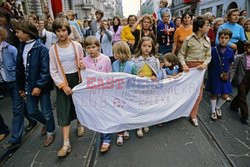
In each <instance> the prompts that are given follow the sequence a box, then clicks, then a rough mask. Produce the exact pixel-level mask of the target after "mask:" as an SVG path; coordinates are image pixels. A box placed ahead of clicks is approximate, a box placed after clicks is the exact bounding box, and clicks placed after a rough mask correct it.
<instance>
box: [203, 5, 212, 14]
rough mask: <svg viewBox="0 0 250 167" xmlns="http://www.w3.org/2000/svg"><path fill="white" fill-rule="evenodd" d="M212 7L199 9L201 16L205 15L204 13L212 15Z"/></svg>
mask: <svg viewBox="0 0 250 167" xmlns="http://www.w3.org/2000/svg"><path fill="white" fill-rule="evenodd" d="M212 9H213V8H212V7H210V8H205V9H201V14H202V15H203V14H205V13H207V12H211V13H212Z"/></svg>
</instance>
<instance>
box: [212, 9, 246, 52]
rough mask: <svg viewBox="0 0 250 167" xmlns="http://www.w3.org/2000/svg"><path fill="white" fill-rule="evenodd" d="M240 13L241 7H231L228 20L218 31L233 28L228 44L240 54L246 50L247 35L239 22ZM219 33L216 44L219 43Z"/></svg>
mask: <svg viewBox="0 0 250 167" xmlns="http://www.w3.org/2000/svg"><path fill="white" fill-rule="evenodd" d="M239 15H240V11H239V9H237V8H234V9H230V10H229V11H228V13H227V22H226V23H224V24H222V25H221V26H220V27H219V29H218V33H219V32H220V31H221V30H223V29H229V30H231V31H232V32H233V35H232V38H231V39H230V41H229V42H228V46H230V47H231V48H232V49H233V50H234V51H235V52H236V51H237V53H238V54H242V53H243V52H244V44H243V43H244V42H245V41H246V36H245V33H244V29H243V28H242V26H240V25H239V24H237V22H238V21H239ZM218 33H217V36H216V44H219V38H218Z"/></svg>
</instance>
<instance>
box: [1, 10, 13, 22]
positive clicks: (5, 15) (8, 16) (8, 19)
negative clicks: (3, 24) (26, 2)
mask: <svg viewBox="0 0 250 167" xmlns="http://www.w3.org/2000/svg"><path fill="white" fill-rule="evenodd" d="M0 17H5V18H6V20H7V22H8V23H10V19H11V15H10V14H8V13H7V12H4V11H3V10H1V11H0Z"/></svg>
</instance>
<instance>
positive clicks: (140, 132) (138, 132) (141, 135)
mask: <svg viewBox="0 0 250 167" xmlns="http://www.w3.org/2000/svg"><path fill="white" fill-rule="evenodd" d="M136 134H137V136H138V137H140V138H141V137H143V132H142V128H140V129H138V130H137V132H136Z"/></svg>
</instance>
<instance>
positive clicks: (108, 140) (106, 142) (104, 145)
mask: <svg viewBox="0 0 250 167" xmlns="http://www.w3.org/2000/svg"><path fill="white" fill-rule="evenodd" d="M101 140H102V141H103V143H102V146H101V149H100V152H102V153H104V152H108V151H109V148H110V143H111V135H110V134H109V133H106V134H103V133H101Z"/></svg>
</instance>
